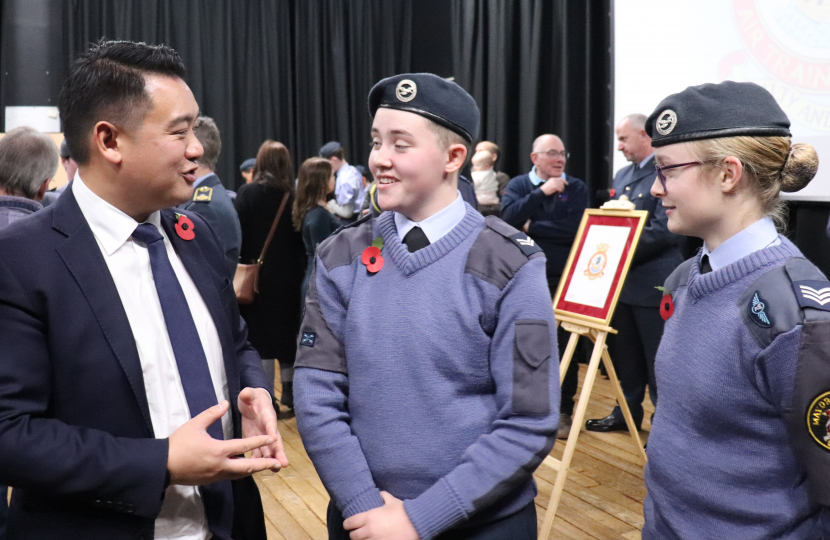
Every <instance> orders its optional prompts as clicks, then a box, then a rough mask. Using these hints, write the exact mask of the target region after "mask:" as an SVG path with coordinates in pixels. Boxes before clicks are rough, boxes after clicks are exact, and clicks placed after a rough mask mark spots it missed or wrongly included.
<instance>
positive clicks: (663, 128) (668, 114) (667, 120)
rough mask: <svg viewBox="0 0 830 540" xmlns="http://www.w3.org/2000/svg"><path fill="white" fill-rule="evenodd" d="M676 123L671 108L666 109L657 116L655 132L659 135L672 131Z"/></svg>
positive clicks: (675, 115)
mask: <svg viewBox="0 0 830 540" xmlns="http://www.w3.org/2000/svg"><path fill="white" fill-rule="evenodd" d="M676 125H677V114H676V113H675V112H674V111H673V110H671V109H666V110H665V111H663V112H662V113H660V116H658V117H657V132H658V133H660V135H668V134H669V133H671V132H672V131H674V127H675V126H676Z"/></svg>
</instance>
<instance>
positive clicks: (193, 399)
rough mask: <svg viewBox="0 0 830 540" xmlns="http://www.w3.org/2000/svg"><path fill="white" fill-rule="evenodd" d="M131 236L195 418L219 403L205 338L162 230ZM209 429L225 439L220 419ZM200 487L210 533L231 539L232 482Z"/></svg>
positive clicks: (145, 226) (143, 229) (146, 227)
mask: <svg viewBox="0 0 830 540" xmlns="http://www.w3.org/2000/svg"><path fill="white" fill-rule="evenodd" d="M132 236H133V238H134V239H136V240H138V241H139V242H142V243H144V244H145V245H146V246H147V251H148V252H149V253H150V268H151V269H152V271H153V281H155V283H156V293H157V294H158V297H159V302H160V303H161V311H162V313H163V314H164V323H165V325H166V326H167V334H168V335H169V336H170V343H171V345H172V346H173V355H174V356H175V357H176V365H177V366H178V369H179V376H180V378H181V381H182V388H183V389H184V396H185V398H186V399H187V406H188V408H189V409H190V416H191V418H193V417H195V416H197V415H198V414H200V413H202V412H204V411H205V410H207V409H208V408H210V407H212V406H214V405H216V404H217V403H218V402H217V400H216V391H215V390H214V388H213V381H212V380H211V378H210V370H209V369H208V363H207V357H206V356H205V350H204V348H202V341H201V340H200V339H199V333H198V332H197V331H196V324H195V323H194V322H193V315H192V314H191V313H190V307H189V306H188V305H187V299H186V298H185V296H184V291H182V286H181V284H180V283H179V279H178V278H177V277H176V273H175V272H174V271H173V267H172V266H171V265H170V259H168V258H167V249H166V248H165V247H164V239H163V237H162V236H161V233H160V232H159V231H158V229H156V227H155V226H154V225H152V224H150V223H142V224H141V225H139V226H138V227H136V229H135V231H134V232H133V235H132ZM207 432H208V433H209V434H210V436H211V437H213V438H214V439H219V440H224V438H225V437H224V434H223V432H222V421H221V420H217V421H216V422H214V423H213V424H211V425H210V426H209V427H208V429H207ZM201 490H202V495H203V497H204V504H205V513H206V515H207V517H208V520H209V522H210V525H211V527H210V530H211V532H212V533H213V534H214V536H215V537H217V539H228V540H230V537H231V529H232V523H233V493H232V491H231V483H230V481H224V482H216V483H214V484H207V485H204V486H202V487H201Z"/></svg>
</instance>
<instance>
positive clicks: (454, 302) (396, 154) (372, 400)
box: [295, 73, 559, 540]
mask: <svg viewBox="0 0 830 540" xmlns="http://www.w3.org/2000/svg"><path fill="white" fill-rule="evenodd" d="M369 111H370V113H371V114H372V116H373V117H374V120H373V123H372V140H373V143H372V152H371V154H370V157H369V167H370V169H371V170H372V174H373V176H374V177H375V178H376V179H377V182H378V192H379V202H380V206H381V207H382V208H384V209H385V211H384V212H383V213H382V214H381V215H380V217H378V218H375V219H372V218H369V217H367V218H365V219H363V220H361V221H358V222H357V223H355V224H354V225H352V226H349V227H346V228H344V229H342V230H341V231H340V232H339V233H337V234H335V235H333V236H332V237H331V238H329V239H327V240H325V241H324V242H323V243H321V244H320V246H319V247H318V249H317V253H316V264H315V270H314V274H313V275H312V278H311V280H310V282H309V287H308V294H307V296H306V306H305V316H304V319H303V323H302V326H301V329H300V336H299V339H298V347H297V349H298V352H297V371H296V375H295V391H296V411H297V426H298V428H299V430H300V434H301V435H302V437H303V444H304V445H305V448H306V450H307V451H308V455H309V457H310V458H311V460H312V462H313V463H314V466H315V468H316V470H317V471H318V472H319V474H320V478H321V479H322V481H323V484H324V485H325V486H326V489H327V490H328V491H329V493H331V504H330V506H329V510H328V528H329V537H330V538H331V539H341V538H342V539H346V538H349V537H350V536H351V538H353V539H354V538H362V539H373V540H385V539H386V540H391V539H394V540H417V539H422V540H431V539H433V538H436V539H440V540H446V539H453V540H486V539H492V540H496V539H510V540H535V539H536V506H535V504H534V497H535V495H536V493H537V490H536V486H535V483H534V481H533V477H532V475H533V471H534V470H535V469H536V468H537V467H538V466H539V464H540V463H541V462H542V460H543V459H544V457H545V456H546V455H548V453H549V452H550V450H551V447H552V446H553V443H554V441H555V437H554V435H555V432H556V421H557V418H558V416H559V410H558V405H559V376H558V374H559V373H558V370H557V369H556V361H555V359H556V352H555V351H556V333H555V331H554V319H553V309H552V307H551V304H550V301H549V300H548V298H547V295H546V294H545V291H546V283H545V257H544V254H543V253H542V251H541V250H540V249H539V247H538V246H536V245H534V244H533V243H532V242H529V241H528V238H527V235H525V234H524V233H521V232H519V231H518V230H516V229H514V228H513V227H510V226H509V225H507V224H505V223H504V222H503V221H501V220H500V219H498V218H495V217H493V216H490V217H488V218H484V217H483V216H482V215H481V214H480V213H478V212H477V211H476V210H475V209H473V208H472V207H471V206H470V205H469V204H467V203H465V202H464V200H463V198H462V197H461V194H460V193H459V190H458V175H459V170H460V169H461V167H462V165H463V164H464V162H465V160H466V157H467V154H468V152H469V151H470V148H471V147H472V143H473V140H474V139H475V138H476V136H477V135H478V130H479V111H478V107H477V106H476V103H475V100H473V98H472V96H470V95H469V94H468V93H467V92H465V91H464V90H463V89H462V88H461V87H460V86H458V85H457V84H455V83H453V82H451V81H447V80H444V79H442V78H440V77H438V76H436V75H432V74H428V73H413V74H404V75H396V76H394V77H390V78H388V79H384V80H382V81H380V82H379V83H378V84H377V85H375V87H374V88H373V89H372V90H371V92H370V94H369ZM344 518H345V519H344ZM348 531H351V533H349V532H348Z"/></svg>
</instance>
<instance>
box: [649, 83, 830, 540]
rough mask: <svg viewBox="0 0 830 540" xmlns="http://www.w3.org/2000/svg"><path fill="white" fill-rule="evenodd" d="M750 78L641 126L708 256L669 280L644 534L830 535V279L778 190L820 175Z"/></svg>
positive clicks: (672, 222)
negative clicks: (789, 222) (806, 248)
mask: <svg viewBox="0 0 830 540" xmlns="http://www.w3.org/2000/svg"><path fill="white" fill-rule="evenodd" d="M789 127H790V122H789V119H788V118H787V116H786V114H785V113H784V111H783V110H781V107H780V106H779V105H778V103H776V101H775V99H774V98H773V96H772V95H771V94H770V93H769V92H768V91H767V90H765V89H764V88H762V87H760V86H758V85H756V84H753V83H736V82H732V81H726V82H723V83H720V84H704V85H701V86H693V87H689V88H687V89H685V90H683V91H682V92H680V93H678V94H674V95H671V96H669V97H667V98H666V99H664V100H663V101H662V102H661V103H660V104H659V105H658V106H657V108H656V109H655V111H654V112H653V113H652V114H651V116H649V118H648V121H647V124H646V130H647V131H648V133H649V135H650V136H651V137H652V144H653V146H654V147H655V148H656V156H655V158H656V161H657V176H658V179H657V180H656V181H655V182H654V185H653V187H652V193H653V194H654V195H655V196H656V197H659V198H660V200H661V202H662V205H663V207H664V208H665V210H666V213H667V215H668V226H669V230H671V231H672V232H675V233H677V234H683V235H690V236H696V237H699V238H701V239H702V240H703V249H702V250H701V251H700V252H699V253H698V254H697V255H696V256H695V257H693V258H692V259H689V260H688V261H686V262H684V263H683V264H681V265H680V266H679V267H678V268H677V269H676V270H675V271H674V272H673V273H672V274H671V276H669V278H668V280H667V281H666V283H665V290H664V294H665V296H664V298H663V300H662V301H661V308H660V309H661V312H662V314H663V316H664V318H665V319H666V324H665V330H664V333H663V340H662V341H661V343H660V348H659V350H658V353H657V361H656V377H657V385H658V387H659V388H660V406H659V410H658V411H659V412H658V413H657V414H656V415H655V417H654V424H653V427H652V431H651V436H650V437H649V441H648V457H649V459H648V465H647V466H646V471H645V480H646V486H647V488H648V495H647V497H646V500H645V502H644V505H643V510H644V514H645V525H644V527H643V532H642V537H643V540H657V539H660V540H680V539H682V540H694V539H709V538H729V539H730V540H761V539H773V538H774V539H777V540H781V539H784V540H808V539H810V540H812V539H817V538H828V536H829V535H830V512H828V508H827V507H828V505H830V431H828V428H829V427H830V424H828V419H830V415H829V414H828V410H830V337H829V336H830V302H827V298H828V296H830V295H828V293H830V283H829V282H828V281H827V279H826V278H825V277H824V275H823V274H822V273H821V272H820V271H819V270H818V269H817V268H816V267H815V266H814V265H813V264H812V263H810V262H809V261H808V260H807V259H805V258H804V256H803V255H802V254H801V252H800V251H799V250H798V248H796V247H795V245H793V244H792V243H791V242H790V241H789V240H788V239H787V238H786V237H784V236H781V235H779V234H778V233H777V231H776V224H777V225H778V226H779V227H780V226H781V225H782V224H783V223H782V222H783V219H782V217H783V204H782V201H780V199H779V192H781V191H785V192H793V191H798V190H800V189H802V188H803V187H804V186H805V185H806V184H807V183H808V182H809V181H810V180H811V179H812V178H813V176H814V175H815V173H816V170H817V168H818V158H817V156H816V152H815V150H814V149H813V147H811V146H810V145H807V144H803V143H793V142H792V139H791V134H790V130H789Z"/></svg>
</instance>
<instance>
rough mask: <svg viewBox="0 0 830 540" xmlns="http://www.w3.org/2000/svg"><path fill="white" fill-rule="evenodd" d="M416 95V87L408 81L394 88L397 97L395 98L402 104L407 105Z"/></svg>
mask: <svg viewBox="0 0 830 540" xmlns="http://www.w3.org/2000/svg"><path fill="white" fill-rule="evenodd" d="M417 93H418V86H417V85H416V84H415V83H414V82H412V81H410V80H409V79H404V80H402V81H401V82H399V83H398V86H396V87H395V96H397V98H398V99H399V100H400V101H403V102H404V103H408V102H410V101H412V100H413V99H415V95H416V94H417Z"/></svg>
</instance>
